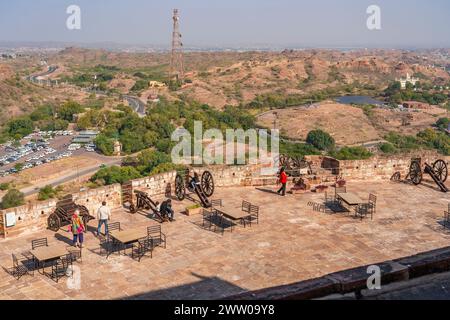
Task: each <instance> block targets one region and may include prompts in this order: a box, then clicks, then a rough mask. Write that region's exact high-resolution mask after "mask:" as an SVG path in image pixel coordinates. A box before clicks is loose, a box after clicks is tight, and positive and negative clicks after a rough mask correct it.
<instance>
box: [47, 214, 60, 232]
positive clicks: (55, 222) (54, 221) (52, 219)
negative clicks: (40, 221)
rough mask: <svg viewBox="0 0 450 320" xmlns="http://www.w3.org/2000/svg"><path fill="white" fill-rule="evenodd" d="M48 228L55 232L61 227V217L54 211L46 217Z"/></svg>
mask: <svg viewBox="0 0 450 320" xmlns="http://www.w3.org/2000/svg"><path fill="white" fill-rule="evenodd" d="M47 225H48V228H49V229H50V230H52V231H54V232H57V231H58V230H59V228H61V219H60V218H59V217H58V215H57V214H56V213H52V214H51V215H50V216H49V217H48V219H47Z"/></svg>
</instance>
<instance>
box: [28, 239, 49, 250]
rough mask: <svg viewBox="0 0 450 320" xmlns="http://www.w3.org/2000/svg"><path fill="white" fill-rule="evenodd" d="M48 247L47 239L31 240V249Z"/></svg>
mask: <svg viewBox="0 0 450 320" xmlns="http://www.w3.org/2000/svg"><path fill="white" fill-rule="evenodd" d="M47 246H48V242H47V238H41V239H35V240H31V249H33V250H34V249H36V248H39V247H47Z"/></svg>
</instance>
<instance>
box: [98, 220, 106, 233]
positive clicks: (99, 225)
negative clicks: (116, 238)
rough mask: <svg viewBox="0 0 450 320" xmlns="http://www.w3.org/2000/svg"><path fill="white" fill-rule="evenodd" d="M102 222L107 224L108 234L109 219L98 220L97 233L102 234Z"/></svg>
mask: <svg viewBox="0 0 450 320" xmlns="http://www.w3.org/2000/svg"><path fill="white" fill-rule="evenodd" d="M102 224H104V225H105V235H106V234H108V220H99V221H98V228H97V234H100V231H101V229H102Z"/></svg>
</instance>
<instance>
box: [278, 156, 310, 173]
mask: <svg viewBox="0 0 450 320" xmlns="http://www.w3.org/2000/svg"><path fill="white" fill-rule="evenodd" d="M279 164H280V166H281V167H283V168H284V171H285V172H286V174H287V175H288V176H290V177H300V176H302V175H308V174H311V173H312V168H311V163H310V162H308V161H306V160H305V158H304V157H295V156H289V155H285V154H282V155H280V157H279Z"/></svg>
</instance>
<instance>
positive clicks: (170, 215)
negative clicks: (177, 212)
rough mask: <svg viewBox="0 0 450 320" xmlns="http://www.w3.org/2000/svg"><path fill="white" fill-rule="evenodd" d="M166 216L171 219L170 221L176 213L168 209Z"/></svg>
mask: <svg viewBox="0 0 450 320" xmlns="http://www.w3.org/2000/svg"><path fill="white" fill-rule="evenodd" d="M166 214H167V216H168V217H169V219H173V215H174V212H173V210H172V209H171V208H166Z"/></svg>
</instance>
